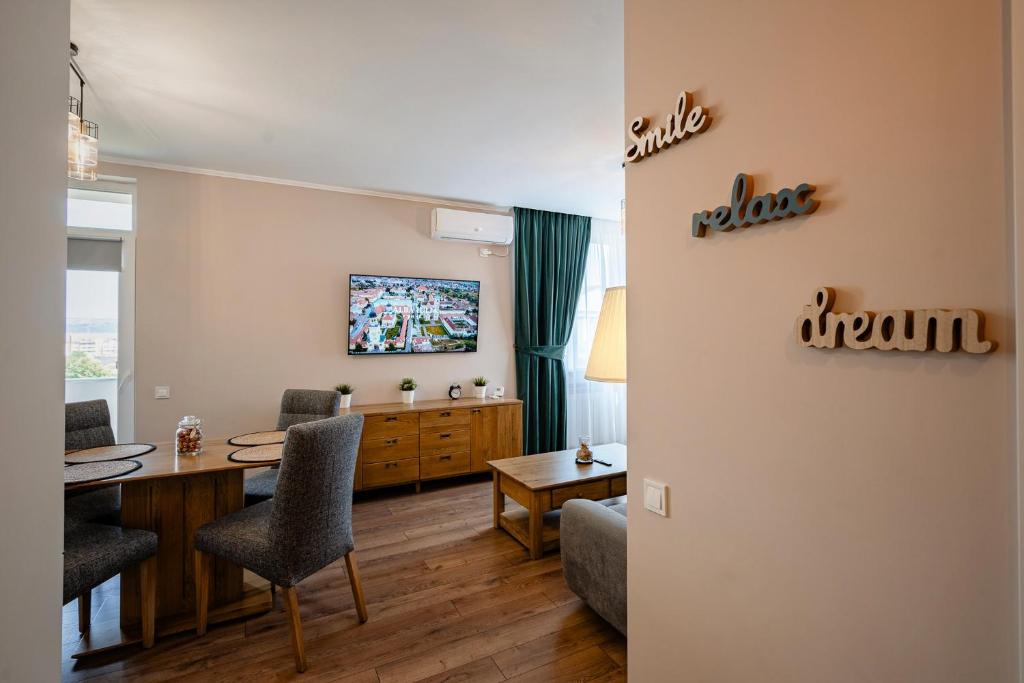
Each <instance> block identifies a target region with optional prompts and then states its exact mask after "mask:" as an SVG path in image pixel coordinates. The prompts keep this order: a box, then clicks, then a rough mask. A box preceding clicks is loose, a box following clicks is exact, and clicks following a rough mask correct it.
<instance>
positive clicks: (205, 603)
mask: <svg viewBox="0 0 1024 683" xmlns="http://www.w3.org/2000/svg"><path fill="white" fill-rule="evenodd" d="M212 561H213V557H212V556H210V555H209V554H208V553H204V552H203V551H201V550H197V551H196V634H197V635H200V636H201V635H203V634H205V633H206V617H207V612H208V609H209V607H210V565H211V564H212Z"/></svg>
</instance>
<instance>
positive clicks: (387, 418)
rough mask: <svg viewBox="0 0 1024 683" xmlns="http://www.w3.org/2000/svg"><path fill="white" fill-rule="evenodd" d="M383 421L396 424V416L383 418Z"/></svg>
mask: <svg viewBox="0 0 1024 683" xmlns="http://www.w3.org/2000/svg"><path fill="white" fill-rule="evenodd" d="M384 421H385V422H398V416H397V415H391V416H390V417H385V418H384Z"/></svg>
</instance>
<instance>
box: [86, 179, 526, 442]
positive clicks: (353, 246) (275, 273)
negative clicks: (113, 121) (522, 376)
mask: <svg viewBox="0 0 1024 683" xmlns="http://www.w3.org/2000/svg"><path fill="white" fill-rule="evenodd" d="M102 171H103V172H104V173H106V174H110V175H115V176H121V177H131V178H137V179H138V209H137V222H138V237H137V241H136V273H137V274H136V338H135V375H136V416H135V430H136V431H135V434H136V438H138V439H142V440H162V439H169V438H171V437H172V436H173V432H174V429H175V426H176V425H177V421H178V419H179V418H180V417H181V416H182V415H185V414H196V415H199V416H200V417H202V418H203V419H204V421H205V424H206V432H207V434H208V435H227V434H236V433H240V432H243V431H247V430H254V429H264V428H267V427H268V426H270V427H272V426H273V425H274V424H275V422H276V419H277V411H278V405H279V402H280V399H281V392H282V390H284V389H285V388H288V387H296V388H331V387H333V386H334V385H335V384H337V383H339V382H348V383H350V384H354V385H355V386H356V387H357V391H356V394H355V397H354V401H353V404H354V405H357V404H359V403H373V402H388V401H398V400H399V398H400V394H399V392H398V389H397V384H398V380H399V379H401V378H402V377H405V376H412V377H415V378H416V379H417V380H418V381H419V383H420V389H419V390H418V391H417V397H420V398H442V397H446V396H447V391H448V386H449V384H450V383H451V382H453V381H457V382H460V383H461V384H462V386H463V389H464V392H465V394H466V395H470V394H471V389H470V382H469V379H470V378H471V377H473V376H475V375H485V376H487V377H488V378H489V379H491V380H492V382H494V383H496V384H504V385H505V387H506V392H507V393H508V394H510V395H514V392H515V385H514V379H515V370H514V364H513V354H512V333H513V325H512V275H511V264H510V261H509V259H499V258H489V259H485V258H480V257H479V256H478V255H477V249H476V248H475V247H473V246H470V245H462V244H451V243H442V242H436V241H433V240H431V239H430V238H429V227H430V208H431V207H430V206H429V205H427V204H420V203H416V202H409V201H400V200H392V199H380V198H372V197H364V196H358V195H351V194H344V193H339V192H328V191H324V190H313V189H305V188H299V187H290V186H284V185H275V184H270V183H261V182H252V181H247V180H235V179H228V178H220V177H212V176H206V175H197V174H191V173H181V172H174V171H164V170H156V169H150V168H141V167H135V166H117V165H113V164H106V165H104V166H103V169H102ZM350 273H370V274H383V275H412V276H424V277H450V278H460V279H471V280H480V281H481V301H480V308H481V314H480V325H481V327H480V338H479V349H480V350H479V351H478V352H477V353H473V354H440V355H437V356H412V357H410V356H403V357H394V356H390V357H376V358H373V357H348V356H347V355H346V349H347V331H348V315H347V307H348V304H347V302H348V276H349V274H350ZM163 384H166V385H170V387H171V399H170V400H155V399H154V398H153V388H154V386H156V385H163Z"/></svg>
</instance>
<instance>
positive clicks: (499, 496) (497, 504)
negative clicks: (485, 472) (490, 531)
mask: <svg viewBox="0 0 1024 683" xmlns="http://www.w3.org/2000/svg"><path fill="white" fill-rule="evenodd" d="M504 511H505V494H504V493H502V492H501V472H499V471H498V470H494V528H495V529H500V528H501V513H502V512H504Z"/></svg>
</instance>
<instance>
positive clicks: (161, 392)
mask: <svg viewBox="0 0 1024 683" xmlns="http://www.w3.org/2000/svg"><path fill="white" fill-rule="evenodd" d="M170 397H171V388H170V387H156V389H155V390H154V391H153V398H170Z"/></svg>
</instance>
